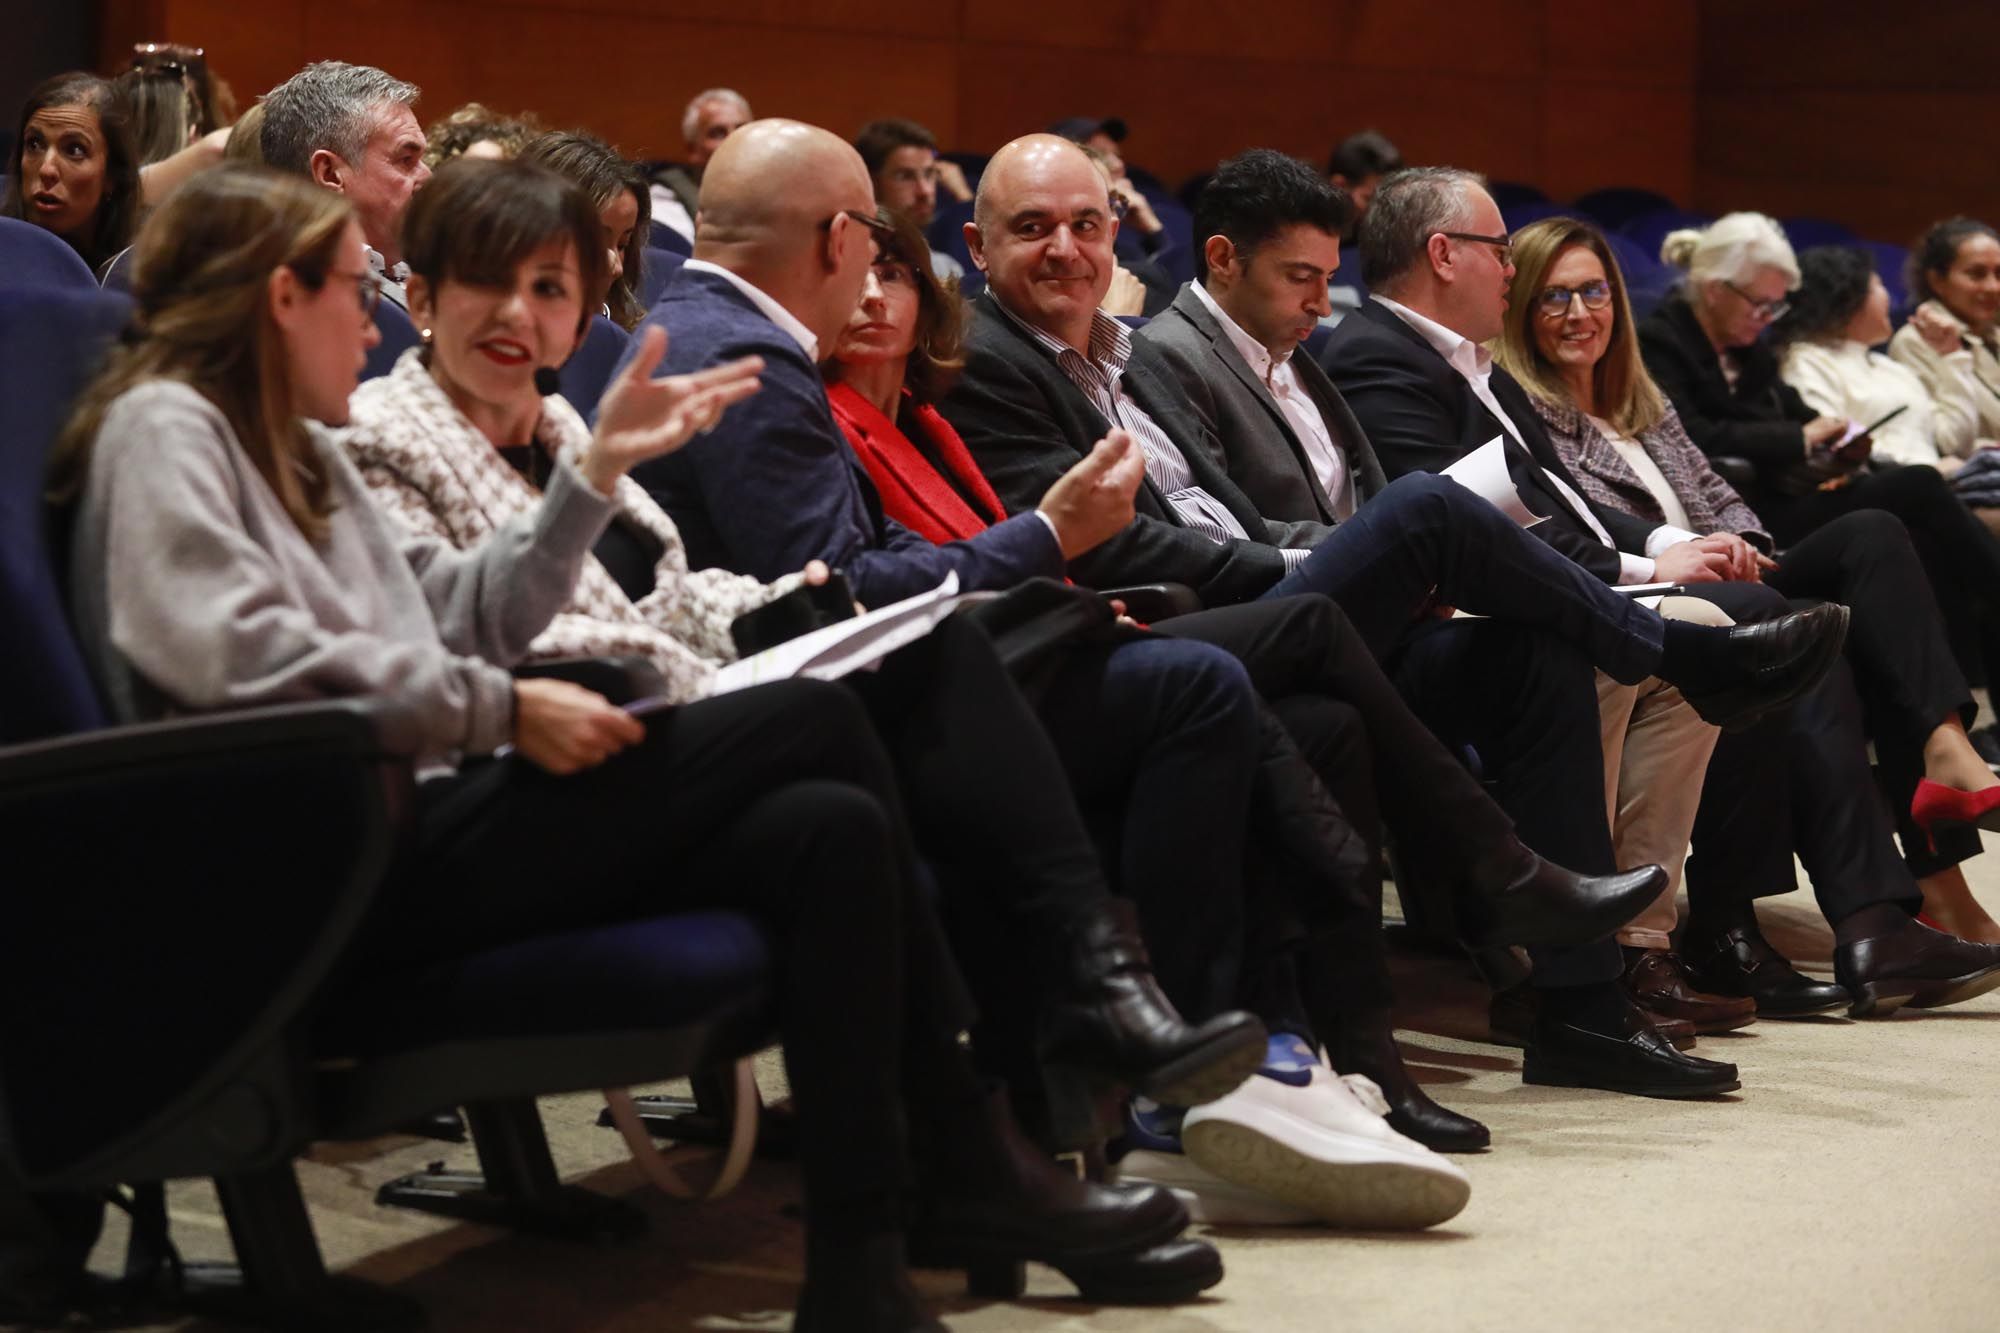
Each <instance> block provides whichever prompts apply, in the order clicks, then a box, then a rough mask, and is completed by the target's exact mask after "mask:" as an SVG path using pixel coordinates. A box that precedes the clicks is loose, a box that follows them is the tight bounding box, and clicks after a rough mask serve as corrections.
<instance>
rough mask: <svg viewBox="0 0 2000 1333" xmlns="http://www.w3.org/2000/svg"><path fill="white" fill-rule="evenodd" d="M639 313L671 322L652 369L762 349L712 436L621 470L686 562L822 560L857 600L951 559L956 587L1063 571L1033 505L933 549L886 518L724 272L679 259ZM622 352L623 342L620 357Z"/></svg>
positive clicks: (770, 564)
mask: <svg viewBox="0 0 2000 1333" xmlns="http://www.w3.org/2000/svg"><path fill="white" fill-rule="evenodd" d="M645 323H646V324H663V325H666V326H668V327H669V328H670V329H671V330H672V331H673V337H672V339H671V340H670V342H669V344H668V350H667V355H666V357H665V358H664V359H663V360H662V361H661V363H660V367H659V370H658V372H657V373H658V374H660V375H662V376H664V375H677V374H685V373H687V372H689V371H694V370H701V369H704V368H706V367H708V366H713V365H717V364H720V363H721V362H724V361H729V360H733V359H734V358H736V357H739V356H761V357H763V358H764V375H763V389H762V390H761V391H760V392H758V393H757V394H755V395H754V396H752V397H751V398H749V399H748V400H746V401H745V402H742V403H739V404H737V405H736V406H735V407H732V408H730V409H729V411H728V412H727V413H725V414H724V415H723V418H722V420H721V421H720V422H719V423H718V424H717V425H716V428H715V430H714V431H713V432H712V433H711V434H708V435H704V436H699V437H697V438H696V439H694V440H693V441H691V442H690V443H689V444H688V445H687V446H686V447H685V448H683V449H681V451H680V452H679V453H675V454H670V455H668V456H667V457H665V458H661V459H655V460H654V461H652V462H650V463H645V464H642V465H640V466H639V467H636V468H634V469H633V470H632V476H633V479H634V480H636V481H637V482H638V483H639V484H640V485H642V486H644V487H645V488H646V490H647V491H648V492H650V493H651V495H652V497H653V498H654V499H655V500H657V501H659V503H660V506H661V507H662V508H663V509H665V510H666V511H667V513H668V514H670V515H672V517H673V520H674V523H675V524H676V525H677V526H678V527H679V528H680V531H681V537H682V539H683V540H684V541H685V542H686V543H687V552H688V563H689V564H690V566H691V567H693V568H695V569H704V568H707V567H709V566H711V565H721V566H723V567H724V568H727V569H733V570H736V571H738V572H739V573H744V574H751V575H755V576H756V577H757V578H760V579H765V580H767V581H768V580H770V579H775V578H777V577H779V576H780V575H783V574H789V573H792V572H793V571H795V570H798V569H800V568H803V567H804V565H805V563H806V562H807V561H808V560H815V559H817V560H824V561H826V562H827V564H829V565H831V566H833V567H834V568H835V569H837V570H840V571H841V572H842V573H844V574H845V575H846V576H847V581H848V584H849V586H850V587H851V588H852V589H853V591H854V595H855V596H856V597H857V598H859V599H860V601H861V602H862V604H863V605H866V606H882V605H885V604H887V603H889V602H893V601H896V600H898V599H900V598H904V597H909V596H912V595H913V594H916V593H919V592H922V591H924V590H925V589H928V588H933V587H936V586H937V584H938V583H940V582H941V581H942V580H943V579H944V576H945V574H946V572H947V571H950V570H956V571H958V579H959V586H960V587H961V588H963V589H964V590H965V591H967V592H972V591H976V590H980V589H987V588H1011V587H1013V586H1014V585H1015V584H1017V583H1019V582H1021V581H1022V580H1024V579H1028V578H1032V577H1035V576H1036V575H1043V576H1046V577H1050V578H1061V577H1062V574H1063V559H1062V550H1061V548H1060V547H1059V546H1058V545H1057V544H1056V539H1055V534H1054V533H1052V532H1050V531H1049V527H1048V524H1046V523H1044V522H1043V521H1042V520H1041V519H1040V518H1038V517H1036V516H1035V515H1034V514H1032V513H1029V514H1022V515H1021V516H1019V517H1017V518H1013V519H1009V520H1008V521H1007V522H1005V523H1001V524H998V525H996V526H994V527H992V528H989V529H987V530H986V531H985V532H983V533H981V534H980V535H979V536H978V537H977V538H975V539H973V540H971V541H963V542H952V543H950V544H949V545H946V546H934V545H932V544H931V543H930V542H927V541H925V540H924V539H923V538H922V537H919V536H917V535H916V534H915V533H913V532H911V531H910V530H909V529H908V528H905V527H904V526H903V525H902V524H900V523H897V522H895V521H894V520H891V519H885V518H884V517H883V515H882V502H881V499H880V497H879V496H878V495H877V494H876V492H875V486H874V483H872V482H871V481H869V479H868V474H867V473H866V472H864V471H862V469H861V465H860V464H859V463H858V462H856V461H855V458H854V452H853V451H852V450H851V449H849V448H848V447H847V441H846V439H845V438H844V437H843V436H842V435H841V433H840V427H839V426H838V425H836V424H835V422H834V419H833V411H832V409H831V408H830V407H828V406H827V401H826V386H825V385H824V384H822V383H821V382H820V377H819V370H818V369H817V368H816V367H815V366H814V365H813V364H812V362H811V361H809V360H807V359H806V355H805V353H804V352H803V351H801V350H800V348H799V345H798V343H797V342H795V341H793V339H792V337H791V335H790V334H788V333H786V332H785V331H784V330H783V329H781V328H779V327H778V326H777V325H776V324H773V323H772V322H771V321H770V319H769V318H768V317H766V316H765V315H764V313H763V312H762V311H760V310H758V309H757V307H756V306H754V305H752V304H751V303H750V301H749V299H748V298H747V297H745V296H744V295H743V294H742V293H741V292H739V291H737V290H736V288H734V287H732V286H730V285H729V283H727V282H725V281H724V280H723V279H721V278H719V277H717V276H716V275H714V274H712V273H702V272H698V271H695V272H690V271H688V270H686V269H683V270H682V271H681V272H680V273H678V274H677V275H675V278H674V281H673V282H672V283H670V284H669V285H668V287H667V289H666V291H665V292H664V293H662V294H661V297H660V300H659V303H658V304H657V305H655V306H654V307H653V309H652V312H651V313H650V314H648V315H647V316H646V320H645ZM638 345H639V339H638V338H637V337H636V336H635V337H634V338H633V340H632V347H633V349H636V348H637V347H638ZM631 358H632V352H631V351H628V352H627V353H626V356H625V358H624V360H625V361H629V360H631ZM619 364H620V368H621V369H622V368H623V365H624V361H621V362H620V363H619ZM1029 508H1031V509H1032V508H1033V506H1032V505H1030V506H1029Z"/></svg>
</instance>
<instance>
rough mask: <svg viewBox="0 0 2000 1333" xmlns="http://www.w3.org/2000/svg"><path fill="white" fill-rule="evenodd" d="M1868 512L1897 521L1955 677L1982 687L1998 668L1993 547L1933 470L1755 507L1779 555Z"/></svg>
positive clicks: (1870, 477)
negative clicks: (1940, 626) (1926, 587)
mask: <svg viewBox="0 0 2000 1333" xmlns="http://www.w3.org/2000/svg"><path fill="white" fill-rule="evenodd" d="M1870 509H1880V510H1884V511H1886V512H1888V513H1891V514H1894V515H1895V516H1896V517H1897V518H1899V519H1901V520H1902V521H1903V526H1904V527H1905V528H1906V529H1907V530H1908V534H1909V539H1910V543H1911V546H1912V548H1913V549H1914V550H1915V551H1916V554H1917V558H1918V560H1919V561H1920V562H1921V563H1922V565H1923V568H1924V573H1925V574H1926V575H1927V576H1928V577H1929V579H1930V585H1931V590H1932V592H1933V594H1934V595H1935V596H1936V599H1937V605H1938V609H1939V611H1940V612H1941V613H1942V615H1943V618H1944V626H1945V633H1946V637H1947V638H1948V640H1949V641H1950V643H1951V646H1952V651H1953V653H1954V654H1955V656H1956V657H1957V659H1958V664H1959V668H1960V670H1961V672H1962V673H1963V674H1964V676H1965V677H1966V679H1968V680H1970V681H1972V682H1973V683H1974V684H1978V685H1984V684H1988V683H1990V681H1991V675H1990V673H1991V672H1992V671H1994V670H1996V669H2000V541H1996V540H1995V539H1994V537H1993V534H1992V533H1990V532H1988V531H1987V530H1986V527H1985V525H1984V524H1982V523H1981V522H1980V521H1979V520H1978V519H1976V518H1974V517H1973V516H1972V513H1971V511H1970V510H1968V509H1967V508H1966V507H1965V505H1964V504H1963V503H1962V502H1961V501H1960V500H1959V498H1958V496H1957V495H1956V494H1955V493H1954V492H1953V491H1952V489H1951V483H1950V482H1948V481H1946V480H1945V479H1944V476H1943V474H1941V473H1940V472H1938V470H1937V469H1936V468H1929V467H1895V466H1889V467H1883V468H1882V469H1880V470H1879V471H1876V472H1872V473H1869V474H1867V475H1865V476H1861V477H1859V478H1857V479H1856V480H1855V481H1854V482H1852V483H1850V484H1849V485H1846V486H1843V487H1841V488H1840V489H1839V490H1834V491H1812V492H1809V493H1808V494H1805V495H1800V496H1777V495H1770V496H1761V495H1760V496H1759V497H1758V501H1757V512H1758V513H1759V514H1761V515H1762V516H1763V518H1764V521H1765V523H1766V524H1767V525H1768V526H1769V527H1770V529H1771V535H1772V537H1774V538H1776V539H1777V543H1778V545H1779V546H1780V547H1781V548H1789V547H1791V546H1793V545H1794V544H1796V543H1799V542H1802V541H1803V540H1804V539H1805V538H1806V536H1807V535H1808V534H1809V533H1812V532H1814V531H1816V530H1817V529H1819V528H1822V527H1824V526H1826V525H1827V524H1828V523H1831V522H1832V521H1833V520H1835V519H1837V518H1840V517H1841V516H1842V515H1845V514H1852V513H1856V512H1859V511H1863V510H1870Z"/></svg>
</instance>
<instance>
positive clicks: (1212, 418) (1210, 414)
mask: <svg viewBox="0 0 2000 1333" xmlns="http://www.w3.org/2000/svg"><path fill="white" fill-rule="evenodd" d="M1134 336H1135V337H1137V338H1138V339H1140V340H1141V341H1143V342H1145V343H1147V344H1149V345H1150V346H1152V347H1153V348H1154V349H1156V350H1157V351H1159V352H1160V353H1161V354H1162V356H1163V357H1164V359H1165V360H1166V363H1167V365H1168V366H1169V368H1171V369H1172V371H1173V374H1174V378H1175V379H1177V380H1178V381H1179V382H1180V384H1181V387H1182V388H1183V389H1185V390H1186V391H1187V396H1188V397H1189V398H1190V399H1192V400H1193V402H1194V406H1195V410H1196V411H1197V412H1198V413H1199V414H1200V415H1201V417H1202V422H1203V424H1204V425H1206V426H1207V427H1208V434H1209V435H1210V436H1211V437H1212V438H1213V439H1214V440H1217V441H1220V442H1221V445H1222V453H1221V456H1220V457H1218V458H1217V459H1216V460H1215V461H1216V462H1217V463H1219V464H1220V465H1221V466H1222V467H1223V468H1225V469H1226V470H1227V471H1228V473H1229V479H1230V480H1231V481H1233V482H1235V483H1236V484H1237V486H1239V487H1240V488H1242V490H1243V493H1244V494H1246V495H1248V496H1249V497H1250V499H1251V502H1252V503H1254V504H1255V505H1256V506H1257V509H1258V511H1259V512H1260V513H1262V514H1263V515H1264V517H1266V518H1273V519H1278V520H1280V521H1288V522H1319V523H1331V522H1333V521H1334V517H1333V502H1332V500H1331V499H1330V498H1329V497H1328V496H1327V493H1326V491H1325V489H1324V488H1323V487H1321V485H1320V483H1319V477H1318V475H1317V474H1316V473H1315V472H1314V471H1313V466H1312V459H1311V457H1310V456H1309V455H1308V454H1307V453H1306V450H1305V445H1304V444H1303V443H1301V442H1300V440H1299V437H1298V432H1296V431H1295V430H1293V429H1292V424H1291V422H1289V421H1287V420H1285V413H1284V410H1283V409H1282V408H1280V407H1279V406H1278V400H1277V399H1276V398H1274V397H1272V396H1271V391H1270V389H1268V388H1267V387H1265V385H1264V382H1263V381H1262V380H1261V379H1259V378H1257V375H1256V373H1255V372H1253V371H1252V370H1251V369H1250V366H1249V364H1248V363H1247V362H1245V361H1244V360H1243V356H1242V354H1241V353H1240V352H1238V351H1237V350H1236V347H1235V344H1233V343H1231V342H1230V341H1229V336H1228V335H1227V334H1225V333H1224V332H1223V331H1222V325H1220V324H1219V323H1217V322H1216V319H1215V316H1214V315H1212V314H1210V313H1209V310H1208V307H1207V306H1205V305H1203V304H1202V302H1201V298H1200V297H1198V296H1196V295H1195V294H1194V292H1193V291H1191V290H1190V289H1189V288H1188V287H1186V286H1183V287H1182V288H1181V290H1180V294H1179V295H1177V296H1175V297H1174V303H1173V304H1172V305H1170V306H1168V307H1167V308H1166V309H1165V310H1163V311H1161V312H1160V313H1159V314H1158V315H1156V316H1154V318H1153V319H1152V321H1151V322H1150V323H1148V324H1147V325H1146V327H1144V328H1143V329H1140V330H1139V331H1138V333H1137V334H1136V335H1134ZM1292 369H1293V371H1294V372H1295V373H1296V374H1297V375H1298V377H1299V383H1300V384H1301V385H1302V386H1303V387H1304V388H1305V391H1306V395H1307V396H1308V397H1309V398H1311V399H1312V400H1313V403H1314V404H1315V405H1316V406H1317V407H1318V408H1319V413H1320V416H1321V417H1322V418H1323V419H1324V420H1325V422H1326V426H1327V433H1328V434H1330V435H1332V436H1333V438H1334V440H1335V442H1336V443H1338V444H1340V445H1341V446H1342V448H1343V449H1344V450H1345V452H1346V454H1347V468H1348V475H1349V476H1350V477H1351V478H1352V479H1353V482H1354V488H1355V490H1354V501H1355V504H1356V505H1357V506H1359V505H1360V504H1362V503H1363V502H1365V501H1367V500H1368V499H1370V498H1371V497H1373V496H1375V495H1377V494H1379V493H1380V492H1381V490H1382V488H1383V487H1384V486H1387V485H1388V484H1389V483H1388V479H1387V478H1386V477H1385V476H1384V475H1383V473H1382V464H1381V463H1380V462H1378V461H1377V460H1376V458H1375V450H1374V449H1373V447H1371V446H1370V445H1369V443H1368V436H1367V433H1366V432H1364V431H1363V430H1362V429H1361V423H1360V422H1358V421H1356V420H1355V419H1354V413H1353V412H1351V411H1349V410H1348V407H1347V400H1346V399H1344V398H1342V397H1341V396H1340V390H1338V389H1336V388H1334V387H1333V381H1331V380H1329V379H1328V378H1327V377H1326V372H1325V371H1324V370H1321V369H1320V367H1319V363H1318V362H1316V361H1314V360H1313V359H1312V358H1311V357H1310V356H1300V355H1294V356H1293V357H1292Z"/></svg>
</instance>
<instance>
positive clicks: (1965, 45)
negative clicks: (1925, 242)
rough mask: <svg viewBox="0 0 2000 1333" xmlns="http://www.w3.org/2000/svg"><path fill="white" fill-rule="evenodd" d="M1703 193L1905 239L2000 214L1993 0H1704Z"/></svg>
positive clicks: (1720, 204)
mask: <svg viewBox="0 0 2000 1333" xmlns="http://www.w3.org/2000/svg"><path fill="white" fill-rule="evenodd" d="M1699 31H1700V38H1699V44H1700V56H1699V69H1700V80H1699V93H1700V95H1699V97H1698V98H1697V99H1696V107H1697V110H1696V116H1695V135H1694V157H1695V162H1696V164H1697V169H1696V173H1695V198H1696V200H1697V202H1698V206H1700V207H1702V208H1706V209H1714V210H1721V209H1727V208H1740V207H1754V208H1759V209H1761V210H1763V211H1764V212H1767V213H1772V214H1775V215H1777V216H1780V217H1784V216H1816V217H1830V218H1837V219H1839V220H1841V221H1843V222H1845V223H1847V224H1848V225H1849V226H1851V227H1854V228H1856V229H1857V230H1859V231H1861V232H1862V234H1864V235H1866V236H1870V237H1872V238H1874V239H1877V240H1884V241H1897V242H1901V243H1903V244H1908V243H1909V241H1910V240H1911V239H1912V238H1913V237H1914V236H1915V235H1916V234H1917V233H1918V232H1919V231H1920V230H1922V229H1923V228H1924V227H1926V226H1928V225H1929V224H1930V223H1931V222H1933V221H1935V220H1937V219H1939V218H1942V217H1946V216H1949V215H1950V214H1953V213H1970V214H1972V215H1974V216H1977V217H1984V218H1987V219H1989V220H1994V221H2000V152H1996V143H1995V135H1996V131H2000V80H1996V79H1995V78H1994V73H1993V66H1992V64H1991V51H1992V48H1991V47H1990V46H1988V45H1987V43H1988V42H1989V41H1992V40H1994V39H1995V38H1996V36H2000V9H1996V8H1995V6H1994V5H1993V3H1992V0H1900V2H1899V3H1897V4H1894V5H1889V4H1858V3H1828V2H1827V0H1759V3H1757V4H1748V5H1746V4H1742V3H1740V0H1703V3H1702V5H1701V13H1700V28H1699Z"/></svg>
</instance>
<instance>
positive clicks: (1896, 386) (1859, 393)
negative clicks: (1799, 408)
mask: <svg viewBox="0 0 2000 1333" xmlns="http://www.w3.org/2000/svg"><path fill="white" fill-rule="evenodd" d="M1785 379H1786V381H1787V382H1788V383H1790V384H1791V386H1792V387H1793V388H1794V389H1797V390H1798V391H1799V396H1800V397H1801V398H1803V399H1805V400H1806V403H1807V405H1808V406H1810V407H1811V408H1812V409H1813V410H1814V411H1815V412H1818V413H1820V414H1821V415H1823V416H1829V417H1842V418H1844V419H1846V420H1848V421H1851V422H1853V423H1854V424H1856V425H1858V426H1866V425H1868V424H1869V423H1870V422H1872V421H1876V420H1878V419H1879V418H1881V417H1883V416H1885V415H1887V414H1888V413H1890V412H1892V411H1894V410H1895V409H1897V408H1899V407H1902V408H1907V409H1908V410H1907V411H1905V412H1904V413H1903V414H1902V415H1901V416H1899V417H1897V418H1896V419H1895V420H1894V421H1891V422H1889V423H1888V424H1887V425H1885V426H1883V427H1882V428H1881V429H1880V430H1878V431H1876V432H1875V457H1877V458H1882V459H1886V460H1888V461H1889V462H1891V463H1923V464H1927V465H1929V466H1931V467H1936V466H1937V465H1938V462H1939V460H1940V458H1941V457H1942V456H1943V455H1944V454H1948V453H1952V452H1954V451H1953V450H1951V449H1945V450H1942V451H1941V450H1940V449H1939V448H1938V437H1937V427H1938V412H1937V403H1936V402H1935V401H1934V400H1933V399H1932V398H1931V395H1930V391H1929V390H1928V389H1926V388H1925V387H1924V382H1923V381H1922V380H1921V379H1919V378H1917V375H1916V372H1915V371H1913V370H1911V369H1910V368H1909V367H1908V366H1906V365H1903V364H1902V363H1901V362H1899V361H1895V360H1892V359H1891V358H1889V357H1887V356H1884V355H1883V354H1882V353H1880V352H1871V351H1869V350H1868V348H1867V347H1865V346H1863V345H1862V344H1861V343H1858V342H1840V343H1833V344H1827V343H1804V342H1802V343H1794V344H1793V345H1792V346H1791V347H1790V348H1789V349H1788V350H1787V351H1786V353H1785ZM1966 452H1970V449H1969V448H1968V449H1967V450H1966Z"/></svg>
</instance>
